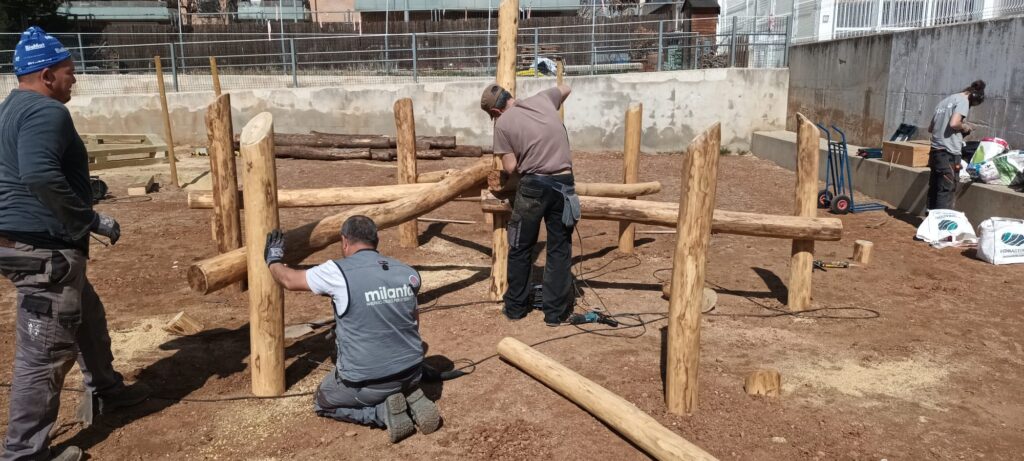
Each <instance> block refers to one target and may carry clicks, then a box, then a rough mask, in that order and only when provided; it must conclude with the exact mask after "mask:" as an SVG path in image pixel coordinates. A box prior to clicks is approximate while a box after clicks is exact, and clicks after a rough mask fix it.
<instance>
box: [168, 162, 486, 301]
mask: <svg viewBox="0 0 1024 461" xmlns="http://www.w3.org/2000/svg"><path fill="white" fill-rule="evenodd" d="M488 160H489V159H488ZM490 169H491V163H490V162H489V161H481V162H480V163H477V164H475V165H473V166H471V167H469V168H468V169H466V170H463V171H461V172H459V173H456V174H453V175H452V176H450V177H449V178H447V179H445V180H444V181H441V182H440V183H438V184H437V185H435V186H434V187H433V188H431V189H430V190H428V191H427V192H424V193H422V194H416V195H407V196H405V197H403V198H401V199H399V200H395V201H393V202H388V203H383V204H378V205H366V206H361V207H356V208H352V209H349V210H345V211H344V212H342V213H339V214H336V215H334V216H329V217H327V218H324V219H321V220H319V221H315V222H312V223H309V224H306V225H304V226H301V227H299V228H296V229H292V230H290V231H288V232H287V233H285V249H286V251H285V255H286V257H287V261H286V262H298V261H302V260H303V259H305V258H306V257H307V256H309V255H310V254H312V253H314V252H316V251H319V250H321V249H323V248H326V247H327V246H329V245H330V244H332V243H334V242H337V241H338V240H340V239H341V235H340V234H339V232H338V231H339V230H340V229H341V224H342V223H343V222H345V220H346V219H348V218H349V217H350V216H354V215H365V216H369V217H370V218H372V219H373V220H374V221H375V222H376V223H377V227H378V228H380V229H385V228H388V227H392V226H396V225H398V224H399V223H402V222H405V221H407V220H410V219H415V218H417V217H419V216H422V215H424V214H426V213H429V212H430V211H432V210H434V209H436V208H437V207H439V206H441V205H444V204H445V203H447V202H449V201H451V200H452V199H453V198H455V197H457V196H459V195H460V194H462V193H463V192H465V191H466V190H468V189H470V188H472V187H475V186H476V185H477V184H478V183H480V182H481V181H483V180H484V178H485V177H486V176H487V172H488V171H490ZM254 243H255V244H256V245H262V241H259V242H254ZM245 274H246V267H245V247H243V248H240V249H238V250H235V251H231V252H229V253H224V254H222V255H219V256H214V257H212V258H208V259H205V260H203V261H199V262H197V263H195V264H193V265H192V266H191V267H190V268H189V271H188V282H189V286H191V287H192V290H194V291H197V292H199V293H203V294H208V293H212V292H214V291H217V290H219V289H221V288H224V287H225V286H227V285H229V284H231V283H234V282H236V281H238V280H241V279H242V278H243V277H245Z"/></svg>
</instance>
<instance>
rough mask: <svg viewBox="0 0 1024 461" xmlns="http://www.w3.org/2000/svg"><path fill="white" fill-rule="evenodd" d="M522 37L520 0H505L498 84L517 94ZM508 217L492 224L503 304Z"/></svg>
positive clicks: (495, 279) (495, 293) (494, 284)
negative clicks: (518, 37) (518, 48)
mask: <svg viewBox="0 0 1024 461" xmlns="http://www.w3.org/2000/svg"><path fill="white" fill-rule="evenodd" d="M518 34H519V0H502V1H501V6H500V7H499V8H498V68H497V75H496V78H495V80H496V81H497V82H498V85H501V87H502V88H504V89H506V90H508V92H509V93H511V94H512V96H513V97H514V96H515V95H516V35H518ZM493 162H494V169H495V170H499V171H500V170H502V165H501V156H499V155H494V156H493ZM507 225H508V216H507V215H505V214H495V215H494V219H493V221H492V223H491V289H490V291H489V293H488V294H489V295H490V298H491V300H492V301H500V300H501V298H502V296H504V295H505V290H507V289H508V229H507V228H506V227H505V226H507Z"/></svg>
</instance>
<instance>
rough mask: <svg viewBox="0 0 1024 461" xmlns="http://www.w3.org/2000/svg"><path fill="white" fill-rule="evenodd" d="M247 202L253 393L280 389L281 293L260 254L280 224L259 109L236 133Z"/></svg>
mask: <svg viewBox="0 0 1024 461" xmlns="http://www.w3.org/2000/svg"><path fill="white" fill-rule="evenodd" d="M239 141H240V149H239V150H241V152H242V164H243V165H244V166H243V175H242V178H243V179H242V181H243V183H244V185H243V190H244V191H245V194H242V198H243V200H244V201H245V241H246V242H248V243H249V245H246V257H247V263H248V273H249V341H250V347H251V352H250V357H249V366H250V368H251V370H252V393H253V394H256V395H258V396H274V395H281V394H283V393H284V292H283V291H282V288H281V286H280V285H278V284H277V282H275V281H274V278H273V276H272V275H270V269H268V268H267V263H266V262H265V261H264V259H263V243H264V242H266V239H267V233H268V232H270V231H271V230H273V229H276V228H278V227H279V226H280V222H279V221H278V215H277V170H276V169H275V166H274V118H273V117H272V116H271V115H270V113H269V112H263V113H261V114H259V115H257V116H256V117H255V118H253V119H252V120H250V121H249V123H248V124H246V125H245V128H244V129H242V136H241V138H240V140H239Z"/></svg>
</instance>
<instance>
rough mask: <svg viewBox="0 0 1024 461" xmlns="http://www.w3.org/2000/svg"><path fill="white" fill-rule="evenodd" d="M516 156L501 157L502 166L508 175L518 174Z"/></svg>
mask: <svg viewBox="0 0 1024 461" xmlns="http://www.w3.org/2000/svg"><path fill="white" fill-rule="evenodd" d="M517 165H518V162H517V161H516V154H502V155H501V166H502V168H503V169H504V170H505V172H506V173H509V174H512V173H515V172H516V166H517Z"/></svg>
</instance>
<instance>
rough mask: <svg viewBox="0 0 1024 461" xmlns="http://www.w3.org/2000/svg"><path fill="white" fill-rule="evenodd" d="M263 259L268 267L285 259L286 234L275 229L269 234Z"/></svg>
mask: <svg viewBox="0 0 1024 461" xmlns="http://www.w3.org/2000/svg"><path fill="white" fill-rule="evenodd" d="M263 259H265V260H266V261H267V266H270V265H271V264H274V263H279V262H281V260H282V259H284V232H281V229H274V230H272V231H270V232H269V233H267V245H266V246H265V247H264V248H263Z"/></svg>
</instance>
